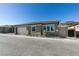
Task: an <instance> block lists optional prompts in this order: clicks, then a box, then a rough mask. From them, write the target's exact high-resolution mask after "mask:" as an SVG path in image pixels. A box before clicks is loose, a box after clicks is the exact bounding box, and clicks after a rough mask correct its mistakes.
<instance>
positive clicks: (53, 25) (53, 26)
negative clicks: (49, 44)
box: [43, 24, 55, 32]
mask: <svg viewBox="0 0 79 59" xmlns="http://www.w3.org/2000/svg"><path fill="white" fill-rule="evenodd" d="M44 27H46V29H45V30H44ZM47 27H49V31H48V29H47ZM51 28H53V31H52V30H51ZM43 30H44V31H47V32H55V24H47V25H43Z"/></svg>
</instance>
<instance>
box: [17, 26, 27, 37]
mask: <svg viewBox="0 0 79 59" xmlns="http://www.w3.org/2000/svg"><path fill="white" fill-rule="evenodd" d="M17 33H18V34H20V35H27V34H28V30H27V28H26V27H18V28H17Z"/></svg>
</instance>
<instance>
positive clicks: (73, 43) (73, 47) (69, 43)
mask: <svg viewBox="0 0 79 59" xmlns="http://www.w3.org/2000/svg"><path fill="white" fill-rule="evenodd" d="M0 56H79V39H73V40H70V39H68V38H62V39H61V38H40V37H38V38H37V37H30V36H21V35H11V34H9V35H7V34H0Z"/></svg>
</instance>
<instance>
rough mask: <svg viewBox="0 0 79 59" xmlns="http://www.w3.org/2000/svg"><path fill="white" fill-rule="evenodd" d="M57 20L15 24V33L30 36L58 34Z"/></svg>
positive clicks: (53, 35)
mask: <svg viewBox="0 0 79 59" xmlns="http://www.w3.org/2000/svg"><path fill="white" fill-rule="evenodd" d="M58 25H59V21H42V22H33V23H29V24H21V25H15V34H19V35H30V36H43V37H45V36H47V37H55V36H59V34H58V33H59V32H58Z"/></svg>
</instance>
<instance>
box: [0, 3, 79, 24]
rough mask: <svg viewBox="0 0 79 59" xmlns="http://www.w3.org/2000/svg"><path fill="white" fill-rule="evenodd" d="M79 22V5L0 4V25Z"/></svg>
mask: <svg viewBox="0 0 79 59" xmlns="http://www.w3.org/2000/svg"><path fill="white" fill-rule="evenodd" d="M50 20H52V21H53V20H57V21H60V22H66V21H79V4H77V3H75V4H73V3H72V4H71V3H68V4H67V3H35V4H34V3H25V4H24V3H17V4H15V3H14V4H11V3H10V4H8V3H4V4H3V3H0V25H14V24H23V23H30V22H37V21H38V22H39V21H50Z"/></svg>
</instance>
